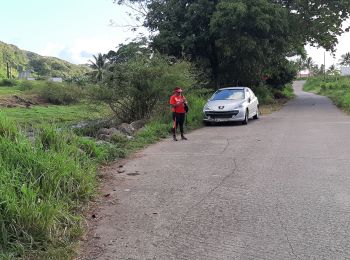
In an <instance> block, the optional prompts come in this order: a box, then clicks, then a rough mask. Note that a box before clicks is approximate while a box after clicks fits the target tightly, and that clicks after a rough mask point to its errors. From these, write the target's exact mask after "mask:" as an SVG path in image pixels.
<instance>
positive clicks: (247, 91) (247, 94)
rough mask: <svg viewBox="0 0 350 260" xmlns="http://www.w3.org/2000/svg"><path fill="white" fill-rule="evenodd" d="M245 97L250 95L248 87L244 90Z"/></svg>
mask: <svg viewBox="0 0 350 260" xmlns="http://www.w3.org/2000/svg"><path fill="white" fill-rule="evenodd" d="M245 97H246V99H248V98H250V97H251V96H250V92H249V90H248V89H246V90H245Z"/></svg>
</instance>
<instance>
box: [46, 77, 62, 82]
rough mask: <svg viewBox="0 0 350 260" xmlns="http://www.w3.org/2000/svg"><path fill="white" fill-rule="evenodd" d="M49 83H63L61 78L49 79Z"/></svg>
mask: <svg viewBox="0 0 350 260" xmlns="http://www.w3.org/2000/svg"><path fill="white" fill-rule="evenodd" d="M49 81H51V82H63V79H62V78H49Z"/></svg>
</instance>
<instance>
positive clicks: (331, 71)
mask: <svg viewBox="0 0 350 260" xmlns="http://www.w3.org/2000/svg"><path fill="white" fill-rule="evenodd" d="M327 74H328V75H333V76H338V75H340V71H339V70H338V68H337V67H336V66H335V65H334V64H333V65H331V66H330V67H329V68H328V70H327Z"/></svg>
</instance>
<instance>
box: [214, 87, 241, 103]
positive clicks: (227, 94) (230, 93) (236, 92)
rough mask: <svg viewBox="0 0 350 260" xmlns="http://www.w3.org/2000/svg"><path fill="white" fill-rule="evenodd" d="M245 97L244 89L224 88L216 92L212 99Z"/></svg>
mask: <svg viewBox="0 0 350 260" xmlns="http://www.w3.org/2000/svg"><path fill="white" fill-rule="evenodd" d="M239 99H244V90H243V89H222V90H218V91H217V92H215V93H214V95H213V96H212V98H211V100H239Z"/></svg>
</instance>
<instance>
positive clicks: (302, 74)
mask: <svg viewBox="0 0 350 260" xmlns="http://www.w3.org/2000/svg"><path fill="white" fill-rule="evenodd" d="M311 76H312V72H311V71H310V70H309V69H306V70H301V71H299V72H298V78H308V77H311Z"/></svg>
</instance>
